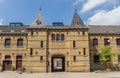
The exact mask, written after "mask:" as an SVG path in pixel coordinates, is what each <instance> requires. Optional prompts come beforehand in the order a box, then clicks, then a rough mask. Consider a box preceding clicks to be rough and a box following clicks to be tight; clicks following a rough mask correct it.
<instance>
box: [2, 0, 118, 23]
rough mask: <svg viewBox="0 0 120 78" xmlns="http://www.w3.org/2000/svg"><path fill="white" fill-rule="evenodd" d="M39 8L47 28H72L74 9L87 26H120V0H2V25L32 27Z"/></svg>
mask: <svg viewBox="0 0 120 78" xmlns="http://www.w3.org/2000/svg"><path fill="white" fill-rule="evenodd" d="M40 8H41V9H42V11H41V13H42V16H43V20H44V24H46V25H48V24H52V22H63V23H64V24H66V25H70V24H71V21H72V18H73V14H74V11H75V9H77V12H78V14H79V15H80V17H81V19H82V20H83V21H84V23H85V24H86V25H120V0H0V25H8V24H9V23H10V22H23V24H25V25H26V24H27V25H30V24H32V22H33V20H34V19H35V17H36V15H37V13H38V12H39V9H40Z"/></svg>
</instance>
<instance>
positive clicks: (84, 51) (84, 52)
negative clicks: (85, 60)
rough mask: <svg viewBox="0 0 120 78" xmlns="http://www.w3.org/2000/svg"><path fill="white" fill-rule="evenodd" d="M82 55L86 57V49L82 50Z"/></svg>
mask: <svg viewBox="0 0 120 78" xmlns="http://www.w3.org/2000/svg"><path fill="white" fill-rule="evenodd" d="M83 55H84V56H85V55H86V48H83Z"/></svg>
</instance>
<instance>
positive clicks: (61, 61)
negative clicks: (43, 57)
mask: <svg viewBox="0 0 120 78" xmlns="http://www.w3.org/2000/svg"><path fill="white" fill-rule="evenodd" d="M51 64H52V65H51V71H52V72H62V71H65V56H64V55H53V56H52V58H51Z"/></svg>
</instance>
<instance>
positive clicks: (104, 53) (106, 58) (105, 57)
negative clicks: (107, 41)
mask: <svg viewBox="0 0 120 78" xmlns="http://www.w3.org/2000/svg"><path fill="white" fill-rule="evenodd" d="M111 49H112V48H111V46H105V47H103V48H101V51H100V52H99V53H98V55H99V56H100V61H101V62H102V63H104V64H106V65H110V64H111V63H112V57H113V56H116V53H115V52H111Z"/></svg>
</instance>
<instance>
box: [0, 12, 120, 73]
mask: <svg viewBox="0 0 120 78" xmlns="http://www.w3.org/2000/svg"><path fill="white" fill-rule="evenodd" d="M105 45H110V46H112V51H113V52H118V53H119V51H120V26H85V25H84V23H83V21H82V20H81V18H80V16H79V15H78V13H77V12H76V11H75V13H74V16H73V19H72V23H71V25H64V24H63V23H62V22H54V23H53V24H52V25H45V24H44V23H43V18H42V15H41V12H39V13H38V15H37V17H36V18H35V20H34V21H33V23H32V24H31V25H24V24H22V23H19V22H18V23H14V22H13V23H10V25H1V26H0V66H1V67H2V70H3V71H7V70H11V69H13V68H15V69H17V70H18V69H20V68H24V69H25V70H26V71H28V72H59V71H65V72H90V71H91V70H96V69H102V68H103V67H102V65H100V63H99V56H98V55H96V53H97V52H98V51H100V49H101V48H102V47H104V46H105ZM119 59H120V58H119V57H114V59H113V60H114V64H115V65H117V66H119V61H120V60H119Z"/></svg>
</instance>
